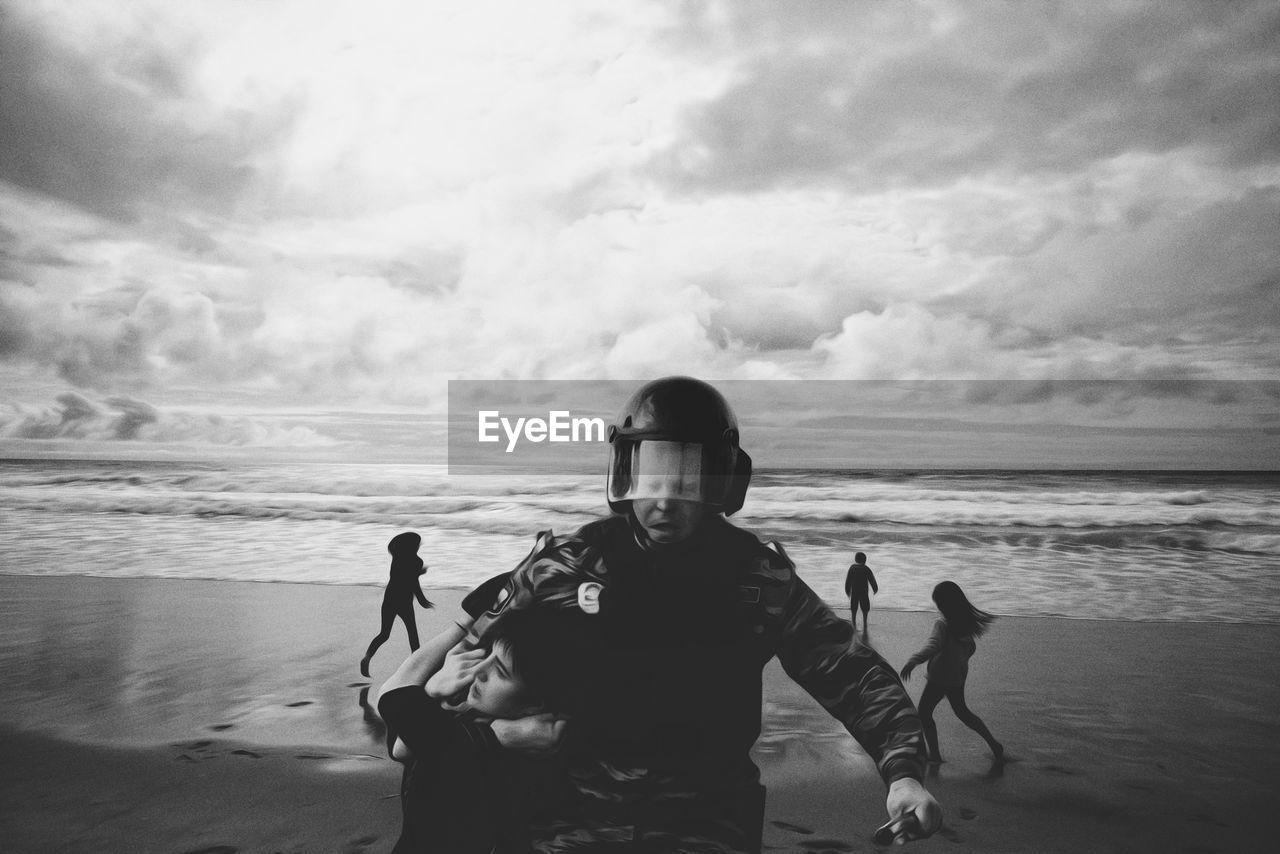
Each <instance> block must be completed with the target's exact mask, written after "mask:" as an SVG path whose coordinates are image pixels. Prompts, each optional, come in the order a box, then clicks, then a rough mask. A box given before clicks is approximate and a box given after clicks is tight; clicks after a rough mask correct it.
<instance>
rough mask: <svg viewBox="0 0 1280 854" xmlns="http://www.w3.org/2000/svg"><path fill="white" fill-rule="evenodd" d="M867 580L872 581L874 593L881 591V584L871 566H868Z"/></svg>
mask: <svg viewBox="0 0 1280 854" xmlns="http://www.w3.org/2000/svg"><path fill="white" fill-rule="evenodd" d="M867 580H868V581H870V582H871V591H872V592H873V593H879V592H880V585H879V584H876V574H875V573H874V572H872V571H871V567H867Z"/></svg>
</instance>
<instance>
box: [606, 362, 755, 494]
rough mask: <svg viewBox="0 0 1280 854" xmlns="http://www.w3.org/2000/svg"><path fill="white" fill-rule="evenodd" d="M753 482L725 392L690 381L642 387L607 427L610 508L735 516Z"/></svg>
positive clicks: (669, 380)
mask: <svg viewBox="0 0 1280 854" xmlns="http://www.w3.org/2000/svg"><path fill="white" fill-rule="evenodd" d="M750 481H751V457H749V456H747V453H746V451H744V450H742V448H740V447H739V446H738V419H737V418H736V417H735V416H734V414H733V410H732V409H730V408H729V404H728V402H727V401H725V399H724V397H723V396H722V395H721V394H720V392H718V391H716V390H715V389H714V388H712V387H711V386H710V385H708V384H707V383H704V382H702V381H701V380H695V379H692V378H691V377H665V378H663V379H660V380H653V381H652V382H649V383H646V384H645V385H643V386H641V387H640V389H639V390H637V391H636V392H635V394H633V395H631V398H630V399H629V400H628V401H627V402H626V404H625V405H624V406H623V407H622V411H621V412H619V413H618V417H617V419H616V420H615V421H614V423H613V424H612V425H611V426H610V427H609V473H608V477H607V481H606V485H607V492H608V499H609V507H610V509H612V510H613V511H614V512H616V513H621V512H624V511H626V509H627V507H628V504H629V502H630V501H632V500H633V499H636V498H673V499H679V500H684V501H699V502H701V503H703V504H708V505H711V506H713V507H715V508H716V509H717V510H719V511H720V512H723V513H724V514H725V515H726V516H727V515H731V514H733V513H735V512H737V511H738V510H739V509H740V508H741V507H742V502H743V501H744V500H745V498H746V495H747V485H748V483H750Z"/></svg>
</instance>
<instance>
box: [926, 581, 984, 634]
mask: <svg viewBox="0 0 1280 854" xmlns="http://www.w3.org/2000/svg"><path fill="white" fill-rule="evenodd" d="M933 601H934V604H936V605H937V606H938V610H939V611H941V612H942V616H943V617H945V618H946V620H947V626H948V627H949V628H951V629H954V630H955V633H956V634H957V635H959V636H960V637H978V636H979V635H981V634H982V633H983V632H985V631H986V630H987V627H988V626H990V625H991V623H992V622H994V621H995V618H996V617H995V615H994V614H988V613H987V612H986V611H981V610H979V609H977V608H975V607H973V605H972V603H970V602H969V599H968V597H967V596H965V595H964V591H963V590H961V589H960V585H958V584H956V583H955V582H954V581H943V582H941V583H939V584H938V586H936V587H934V588H933Z"/></svg>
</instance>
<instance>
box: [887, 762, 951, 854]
mask: <svg viewBox="0 0 1280 854" xmlns="http://www.w3.org/2000/svg"><path fill="white" fill-rule="evenodd" d="M884 806H885V810H886V811H888V813H889V820H890V822H894V821H897V820H899V819H906V821H904V822H903V823H902V829H901V830H900V831H899V832H898V833H897V834H896V835H895V836H894V839H893V844H894V845H903V844H905V843H906V842H908V841H910V840H912V839H923V838H925V837H926V836H932V835H933V834H934V833H936V832H937V830H938V828H940V827H942V806H941V805H939V803H938V802H937V801H936V800H934V798H933V795H931V794H929V792H928V791H927V790H926V789H925V787H924V786H923V785H922V784H921V783H920V781H919V780H912V779H911V778H910V777H904V778H903V779H901V780H894V781H893V782H892V783H890V784H889V797H888V798H886V799H885V802H884ZM911 817H914V818H915V821H911V820H910V818H911Z"/></svg>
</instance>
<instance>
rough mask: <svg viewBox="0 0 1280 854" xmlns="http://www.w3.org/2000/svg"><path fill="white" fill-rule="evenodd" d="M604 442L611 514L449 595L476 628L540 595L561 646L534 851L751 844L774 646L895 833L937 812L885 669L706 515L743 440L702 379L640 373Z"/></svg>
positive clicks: (736, 463)
mask: <svg viewBox="0 0 1280 854" xmlns="http://www.w3.org/2000/svg"><path fill="white" fill-rule="evenodd" d="M609 442H610V463H609V473H608V479H607V486H608V501H609V506H610V509H612V510H613V511H614V515H613V516H612V517H610V518H606V519H602V520H599V521H596V522H592V523H590V524H588V525H586V526H584V527H583V528H581V529H580V530H578V531H577V532H575V533H574V534H571V535H569V536H567V537H558V536H554V535H552V534H551V533H550V532H546V533H543V534H541V535H540V536H539V538H538V543H537V545H536V546H535V547H534V550H533V552H531V553H530V555H529V556H528V557H527V558H526V559H525V560H524V561H523V562H522V563H521V564H520V565H519V566H518V567H517V568H516V569H515V570H513V571H512V572H511V573H509V574H508V575H507V576H505V577H499V578H495V579H491V580H490V582H487V583H486V584H485V585H482V586H481V587H480V588H477V590H476V591H474V592H473V593H472V594H471V595H470V596H469V597H468V601H467V602H466V603H464V604H466V606H467V609H468V611H469V612H470V613H472V614H478V616H477V617H476V619H475V622H474V624H473V625H472V626H471V629H472V631H473V632H474V633H475V634H477V635H479V636H483V635H484V633H485V632H486V631H489V630H490V627H491V626H493V625H495V624H496V623H497V622H498V621H501V620H502V619H503V617H504V615H505V614H508V613H512V612H514V611H517V610H521V609H528V608H540V609H541V608H546V609H552V610H554V611H556V612H558V613H559V614H560V615H561V617H562V619H560V620H557V621H556V623H557V625H558V626H559V627H560V628H559V630H558V631H559V633H560V635H559V638H558V640H559V642H561V643H563V644H564V647H563V648H564V650H565V653H566V654H569V655H573V656H575V657H577V659H578V660H579V661H580V662H581V670H582V675H583V678H582V680H581V683H580V684H578V685H576V686H573V687H572V690H570V691H569V692H568V693H567V695H568V696H571V697H573V698H574V699H573V701H572V702H571V706H572V708H570V709H569V710H568V711H569V712H570V714H571V715H572V718H571V723H570V725H569V728H568V730H567V733H568V734H567V735H566V737H565V742H564V745H563V750H562V756H563V758H564V761H565V762H566V765H567V768H568V773H569V777H570V780H571V783H572V787H571V788H572V790H573V795H572V797H571V798H570V802H569V803H567V804H566V805H565V807H564V809H563V810H562V811H561V812H560V814H558V815H557V816H555V817H553V818H551V819H549V820H548V821H547V822H546V823H545V824H544V825H542V826H539V827H536V828H534V837H535V839H534V850H536V851H539V852H565V851H603V850H619V851H630V850H643V851H646V852H699V854H701V853H702V852H723V854H745V852H758V851H759V850H760V848H761V837H762V830H763V828H762V825H763V816H764V799H763V788H762V787H761V786H760V784H759V770H758V769H757V768H756V766H755V764H754V763H753V762H752V761H751V759H750V756H749V752H750V750H751V748H752V745H753V744H754V743H755V740H756V738H757V737H758V736H759V734H760V726H761V700H762V690H763V689H762V677H761V672H762V669H763V668H764V666H765V664H766V663H768V661H769V660H770V659H772V658H773V657H775V656H776V657H777V658H778V659H779V660H780V661H781V663H782V666H783V668H784V669H785V671H786V672H787V674H788V675H789V676H790V677H791V678H793V679H794V680H795V681H796V682H797V683H799V684H800V685H801V686H803V687H804V688H805V689H806V690H807V691H808V692H809V693H810V694H812V695H813V696H814V697H815V698H816V699H817V700H818V701H819V702H820V703H822V705H823V706H824V707H826V708H827V710H828V711H830V712H831V714H832V715H834V716H835V717H836V718H838V719H839V720H840V721H841V722H842V723H843V724H844V725H845V727H846V728H847V729H848V730H849V732H850V733H851V734H852V735H853V736H854V738H855V739H857V741H858V742H859V744H861V745H862V747H863V749H865V750H866V751H867V753H868V754H869V755H870V756H871V758H872V759H873V760H875V762H876V765H877V768H878V769H879V771H880V774H881V776H882V777H883V779H884V781H885V783H886V784H887V785H888V787H889V793H888V798H887V801H886V807H887V809H888V812H889V814H890V817H891V819H899V820H901V821H900V822H899V824H898V826H897V828H895V829H898V828H900V830H899V838H900V839H909V838H916V837H920V836H927V835H929V834H931V833H933V832H934V831H935V830H937V828H938V827H939V825H940V824H941V808H940V807H939V806H938V804H937V802H936V801H935V800H934V799H933V798H932V796H930V795H929V793H928V792H927V791H926V790H925V789H924V787H923V786H922V785H921V783H920V779H921V776H922V772H923V764H922V760H923V750H922V741H921V728H920V721H919V718H918V716H917V714H916V710H915V708H914V706H913V705H912V704H911V701H910V699H909V697H908V696H907V693H906V691H905V690H904V689H903V687H902V684H901V683H900V682H899V681H898V678H897V676H896V675H895V673H894V671H893V669H892V668H891V667H890V666H889V665H888V664H887V663H886V662H885V661H884V660H883V659H882V658H881V657H880V656H879V655H878V654H877V653H876V652H875V651H874V650H872V649H870V648H869V647H867V646H864V645H862V644H861V643H859V642H858V641H857V639H856V638H855V636H854V633H853V631H852V629H851V627H850V626H849V624H848V622H847V621H844V620H841V619H839V618H838V617H836V615H835V614H834V613H833V612H832V611H831V609H830V608H829V607H828V606H827V605H826V604H825V603H823V602H822V601H821V600H820V599H819V598H818V596H817V595H816V594H815V593H814V592H813V591H812V590H811V589H810V588H809V587H808V585H806V584H805V583H804V581H802V580H801V579H800V578H799V576H798V575H797V574H796V572H795V568H794V565H793V564H792V562H791V560H790V559H789V558H788V557H787V555H786V553H785V552H784V551H783V550H782V548H781V546H779V545H777V544H776V543H769V544H764V543H761V542H760V541H759V540H758V539H757V538H756V537H755V536H754V535H752V534H750V533H748V532H746V531H744V530H742V529H740V528H737V527H735V526H733V525H732V524H730V523H729V522H728V521H727V520H726V519H725V517H726V516H728V515H731V514H733V513H734V512H736V511H737V510H738V509H739V508H740V507H741V506H742V503H743V500H744V498H745V496H746V491H747V485H748V483H749V482H750V479H751V459H750V457H748V456H747V454H746V452H745V451H743V450H742V449H741V447H739V443H738V426H737V421H736V419H735V417H734V415H733V412H732V410H731V409H730V408H729V405H728V404H727V403H726V402H725V400H724V398H723V397H722V396H721V395H720V393H719V392H717V391H716V390H715V389H714V388H712V387H711V386H710V385H707V384H706V383H703V382H700V381H698V380H694V379H689V378H686V377H670V378H666V379H662V380H657V381H654V382H651V383H648V384H646V385H645V386H643V387H641V388H640V389H639V390H638V391H637V392H636V393H635V394H634V395H633V396H632V397H631V399H630V400H629V401H628V402H627V404H626V405H625V406H624V407H623V410H622V412H621V413H620V414H619V416H618V420H617V422H616V423H615V424H614V425H613V427H612V428H611V429H610V435H609ZM530 732H532V733H533V734H534V736H535V737H534V739H533V740H534V741H536V733H537V731H536V729H531V730H530ZM502 740H504V741H505V742H507V743H511V742H512V741H518V739H517V738H516V737H513V736H510V735H509V734H504V737H503V739H502ZM911 819H914V821H911ZM614 846H616V847H614Z"/></svg>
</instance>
